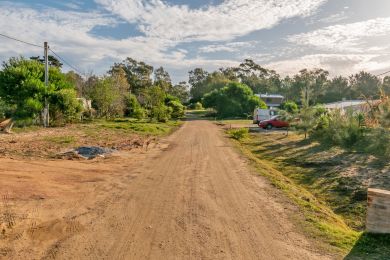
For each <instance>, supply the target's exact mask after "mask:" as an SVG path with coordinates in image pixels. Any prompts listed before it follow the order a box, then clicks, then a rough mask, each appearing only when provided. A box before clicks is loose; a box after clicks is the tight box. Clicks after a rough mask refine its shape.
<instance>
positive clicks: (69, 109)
mask: <svg viewBox="0 0 390 260" xmlns="http://www.w3.org/2000/svg"><path fill="white" fill-rule="evenodd" d="M76 97H77V94H76V91H75V90H73V89H61V90H59V91H57V92H54V93H53V94H52V95H51V96H50V98H49V101H50V107H49V110H50V118H51V120H52V121H53V122H54V123H55V124H63V123H66V122H74V121H76V120H79V119H80V113H81V112H82V106H81V104H80V102H79V101H78V100H77V99H76Z"/></svg>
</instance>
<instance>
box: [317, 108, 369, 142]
mask: <svg viewBox="0 0 390 260" xmlns="http://www.w3.org/2000/svg"><path fill="white" fill-rule="evenodd" d="M361 121H362V119H361V115H359V114H353V113H341V112H340V111H338V110H336V111H333V112H331V113H327V114H322V115H321V116H320V117H319V118H318V119H317V123H316V126H315V128H314V129H313V134H312V137H313V138H315V139H317V140H319V141H322V142H323V143H326V144H329V145H340V146H345V147H352V146H353V145H355V144H356V143H357V142H359V141H360V140H361V139H362V138H363V129H362V127H361Z"/></svg>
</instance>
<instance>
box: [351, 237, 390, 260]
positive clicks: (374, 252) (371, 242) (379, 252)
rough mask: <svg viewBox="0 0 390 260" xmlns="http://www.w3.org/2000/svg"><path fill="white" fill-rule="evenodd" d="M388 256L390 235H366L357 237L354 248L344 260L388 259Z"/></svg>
mask: <svg viewBox="0 0 390 260" xmlns="http://www.w3.org/2000/svg"><path fill="white" fill-rule="evenodd" d="M389 256H390V235H386V234H367V233H364V234H362V235H361V236H360V237H359V240H358V241H357V242H356V244H355V246H354V247H353V249H352V250H351V252H349V254H348V255H347V256H346V257H345V259H346V260H357V259H361V260H363V259H364V260H365V259H378V260H382V259H383V260H384V259H389Z"/></svg>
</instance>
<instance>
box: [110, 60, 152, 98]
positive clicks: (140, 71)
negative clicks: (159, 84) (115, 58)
mask: <svg viewBox="0 0 390 260" xmlns="http://www.w3.org/2000/svg"><path fill="white" fill-rule="evenodd" d="M119 69H121V70H123V71H124V73H125V75H126V78H127V82H128V84H130V86H131V91H132V93H134V94H135V95H139V94H141V93H142V92H143V91H144V90H145V89H147V88H149V87H150V86H152V85H153V81H152V78H151V76H152V73H153V67H152V66H150V65H148V64H146V63H145V62H142V61H141V62H139V61H136V60H134V59H132V58H126V59H125V60H124V61H123V62H121V63H118V64H114V66H113V67H112V68H111V73H112V72H114V71H116V70H119Z"/></svg>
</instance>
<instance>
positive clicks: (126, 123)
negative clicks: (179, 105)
mask: <svg viewBox="0 0 390 260" xmlns="http://www.w3.org/2000/svg"><path fill="white" fill-rule="evenodd" d="M95 124H96V125H97V126H98V127H101V128H108V129H114V130H120V131H125V132H131V133H135V134H142V135H156V136H164V135H167V134H169V133H171V132H172V131H173V130H174V129H176V128H177V127H179V126H180V125H181V122H180V121H168V122H166V123H159V122H150V121H146V120H137V119H132V118H129V119H127V118H120V119H115V120H111V121H103V120H99V121H97V122H96V123H95Z"/></svg>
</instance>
